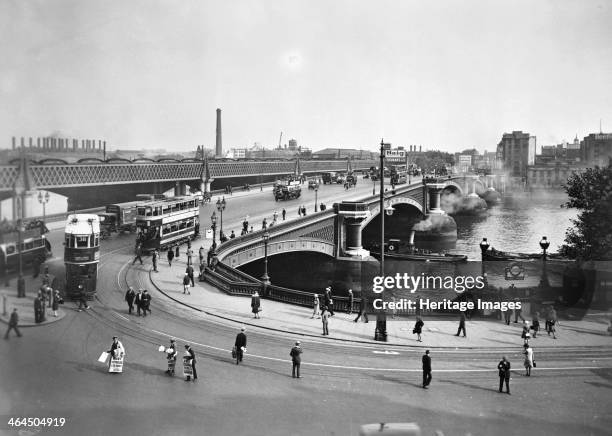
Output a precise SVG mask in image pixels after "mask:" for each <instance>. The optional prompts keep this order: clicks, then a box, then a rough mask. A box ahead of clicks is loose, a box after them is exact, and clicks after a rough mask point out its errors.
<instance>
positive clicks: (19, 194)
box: [13, 185, 26, 298]
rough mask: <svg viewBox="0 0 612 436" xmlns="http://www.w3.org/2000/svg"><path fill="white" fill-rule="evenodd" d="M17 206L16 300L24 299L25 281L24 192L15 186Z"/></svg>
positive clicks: (20, 187)
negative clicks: (17, 274)
mask: <svg viewBox="0 0 612 436" xmlns="http://www.w3.org/2000/svg"><path fill="white" fill-rule="evenodd" d="M13 192H14V195H15V198H16V200H17V201H16V204H17V250H18V253H19V255H18V259H19V276H18V278H17V298H25V279H24V278H23V234H22V232H23V204H24V202H25V193H26V190H25V188H23V187H22V186H19V185H16V186H15V187H14V189H13Z"/></svg>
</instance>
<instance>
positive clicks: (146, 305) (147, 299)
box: [142, 289, 151, 316]
mask: <svg viewBox="0 0 612 436" xmlns="http://www.w3.org/2000/svg"><path fill="white" fill-rule="evenodd" d="M142 312H143V314H144V316H147V312H149V315H150V314H151V295H150V294H149V292H148V291H147V290H146V289H145V290H144V291H142Z"/></svg>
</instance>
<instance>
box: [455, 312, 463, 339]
mask: <svg viewBox="0 0 612 436" xmlns="http://www.w3.org/2000/svg"><path fill="white" fill-rule="evenodd" d="M461 331H463V337H464V338H465V312H461V315H460V316H459V328H458V329H457V334H456V335H455V336H459V333H461Z"/></svg>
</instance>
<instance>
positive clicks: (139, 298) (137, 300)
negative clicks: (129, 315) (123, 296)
mask: <svg viewBox="0 0 612 436" xmlns="http://www.w3.org/2000/svg"><path fill="white" fill-rule="evenodd" d="M134 304H136V313H137V314H138V316H140V311H141V310H142V289H139V290H138V293H137V294H136V297H135V298H134ZM145 315H146V313H145Z"/></svg>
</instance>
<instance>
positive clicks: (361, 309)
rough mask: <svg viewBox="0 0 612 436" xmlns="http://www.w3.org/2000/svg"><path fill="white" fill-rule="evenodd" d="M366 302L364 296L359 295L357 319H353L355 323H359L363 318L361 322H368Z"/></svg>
mask: <svg viewBox="0 0 612 436" xmlns="http://www.w3.org/2000/svg"><path fill="white" fill-rule="evenodd" d="M367 304H368V300H367V298H366V296H365V295H364V294H362V295H361V300H359V313H358V314H357V318H355V320H354V321H355V322H357V321H359V319H360V318H361V317H363V322H368V313H367V311H366V309H367V307H368V306H367Z"/></svg>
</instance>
